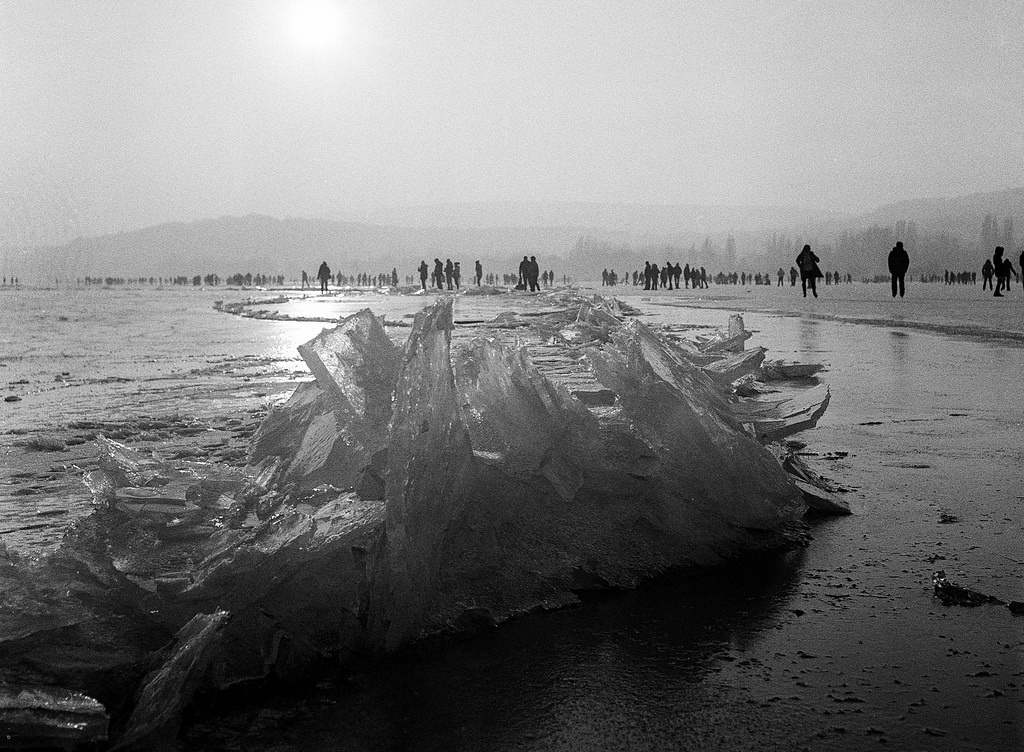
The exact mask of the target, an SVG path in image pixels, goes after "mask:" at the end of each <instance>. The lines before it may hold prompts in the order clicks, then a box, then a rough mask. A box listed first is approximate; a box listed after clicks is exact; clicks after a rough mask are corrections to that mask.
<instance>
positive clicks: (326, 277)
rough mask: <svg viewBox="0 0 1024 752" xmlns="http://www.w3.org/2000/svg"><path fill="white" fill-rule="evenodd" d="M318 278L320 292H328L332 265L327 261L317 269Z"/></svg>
mask: <svg viewBox="0 0 1024 752" xmlns="http://www.w3.org/2000/svg"><path fill="white" fill-rule="evenodd" d="M316 278H317V279H318V280H320V292H327V283H328V282H329V281H330V279H331V267H329V266H327V262H326V261H324V262H323V263H321V264H320V268H319V269H317V270H316Z"/></svg>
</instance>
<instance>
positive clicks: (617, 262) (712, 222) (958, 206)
mask: <svg viewBox="0 0 1024 752" xmlns="http://www.w3.org/2000/svg"><path fill="white" fill-rule="evenodd" d="M988 214H991V215H994V216H996V217H997V218H999V221H1000V222H1002V221H1003V220H1005V219H1011V220H1012V222H1013V223H1014V225H1015V226H1016V227H1018V228H1022V229H1024V188H1016V189H1011V190H1004V191H997V192H992V193H979V194H973V195H970V196H962V197H953V198H941V199H916V200H909V201H901V202H898V203H894V204H887V205H885V206H881V207H879V208H878V209H876V210H875V211H873V212H869V213H867V214H862V215H857V216H849V215H845V214H842V213H839V212H826V211H819V210H808V209H800V208H793V207H757V206H752V207H742V206H717V207H716V206H683V205H678V206H669V205H640V204H636V205H633V204H588V203H573V202H503V203H502V202H495V203H480V204H442V205H436V206H414V207H404V208H392V209H383V210H379V211H377V212H373V213H370V214H364V215H361V216H359V217H355V216H348V217H346V218H332V219H326V218H288V219H278V218H274V217H268V216H263V215H249V216H245V217H221V218H218V219H203V220H198V221H194V222H175V223H168V224H162V225H157V226H154V227H148V228H145V229H142V230H136V231H132V232H122V233H117V234H111V235H103V236H99V237H92V238H79V239H77V240H74V241H72V242H71V243H68V244H67V245H65V246H61V247H57V248H30V249H19V250H12V249H7V250H6V251H4V250H0V256H2V262H0V268H2V270H3V272H4V274H5V275H8V276H9V275H11V274H18V275H19V277H20V278H22V279H23V280H28V279H31V278H33V277H34V278H36V279H40V280H49V279H53V278H54V277H60V278H62V279H69V278H70V279H74V278H82V277H85V276H98V277H106V276H119V277H139V276H147V277H148V276H162V277H173V276H189V277H191V276H195V275H205V274H208V273H213V274H218V275H220V276H221V277H222V278H223V277H227V276H229V275H231V274H234V273H237V272H242V273H246V272H252V273H254V274H255V273H263V274H269V275H279V274H280V275H284V276H285V278H286V279H288V280H294V279H298V278H299V276H300V275H301V271H302V270H303V269H305V270H307V271H309V272H312V271H314V270H315V269H316V267H317V266H318V265H319V263H320V261H321V260H326V261H327V262H328V264H329V265H330V266H331V267H332V269H334V270H336V271H342V272H345V273H356V272H370V273H377V272H382V271H390V270H391V269H392V268H393V267H396V268H398V270H399V274H400V276H402V277H404V276H405V275H407V274H412V273H413V270H414V269H415V267H416V265H417V264H418V263H419V260H420V259H426V260H427V261H430V260H432V259H433V258H434V257H438V258H441V259H442V260H443V259H445V258H452V259H457V260H461V261H462V262H463V266H464V267H466V268H469V266H470V265H471V264H472V261H474V260H476V259H480V260H481V261H482V262H483V263H484V266H485V269H486V270H487V271H511V272H514V271H515V269H516V267H517V264H518V259H520V258H522V256H523V255H536V256H537V257H538V258H539V259H541V260H542V266H544V267H546V268H552V269H556V270H557V271H558V272H559V273H569V274H572V275H577V276H588V277H591V278H592V277H593V275H594V274H595V273H598V272H599V271H600V269H601V268H605V267H607V268H615V269H617V270H619V271H620V272H621V271H623V270H626V269H634V268H636V267H637V266H640V265H642V263H643V260H644V259H645V258H650V259H652V260H655V261H657V262H659V263H660V262H662V261H664V260H666V259H669V260H673V259H677V260H681V261H689V262H690V263H698V264H701V265H706V266H708V268H709V270H710V269H712V268H723V267H725V266H733V267H736V268H740V267H744V266H745V267H747V268H748V270H749V269H760V270H762V271H763V270H765V269H775V268H777V267H778V266H779V265H780V264H781V265H783V266H785V267H786V268H788V266H789V265H790V263H791V261H790V257H791V256H794V255H795V254H794V253H793V248H794V246H796V245H799V244H800V243H802V242H810V243H814V244H816V247H821V248H825V249H827V248H830V247H831V248H833V249H835V253H836V254H837V255H839V256H840V258H837V259H833V263H834V266H833V268H840V269H843V270H844V271H850V272H852V273H854V274H857V275H860V274H872V273H874V272H876V271H877V270H878V266H879V255H880V254H884V253H885V252H887V250H888V249H887V248H885V247H881V246H884V245H885V244H886V243H888V242H890V240H891V236H892V228H895V226H896V223H898V222H901V221H912V222H914V223H915V224H916V227H917V232H918V235H919V236H921V237H926V236H927V237H932V236H936V235H940V234H945V235H948V236H949V237H943V238H942V242H941V243H938V244H936V243H934V242H931V241H929V242H930V243H931V245H927V246H925V245H922V246H921V251H920V252H919V253H918V254H917V256H916V257H915V258H914V259H913V260H912V269H913V270H914V271H915V272H919V271H921V270H923V269H925V268H928V269H939V270H941V269H942V268H944V267H946V268H973V266H974V262H975V260H976V258H975V257H976V256H977V254H978V253H979V252H980V251H981V250H983V249H981V247H980V246H981V245H982V244H981V243H980V239H981V235H980V232H981V226H982V222H983V220H984V218H985V216H986V215H988ZM879 228H881V229H879ZM851 233H852V234H857V233H860V235H859V236H858V238H859V239H858V240H857V241H856V242H850V241H849V237H848V236H849V235H850V234H851ZM844 234H845V235H846V236H847V241H846V244H845V245H842V243H841V242H840V239H841V238H842V237H843V236H844ZM729 235H732V236H733V238H734V241H735V257H734V258H733V260H732V261H729V260H726V258H725V256H724V255H723V252H724V249H725V247H726V238H727V236H729ZM840 247H842V251H841V253H840V251H839V249H840ZM1015 257H1016V256H1014V258H1015Z"/></svg>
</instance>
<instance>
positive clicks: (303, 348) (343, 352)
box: [248, 309, 399, 498]
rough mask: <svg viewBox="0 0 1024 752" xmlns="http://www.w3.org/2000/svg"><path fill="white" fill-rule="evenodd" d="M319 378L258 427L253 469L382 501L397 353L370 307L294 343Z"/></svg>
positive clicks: (310, 485) (293, 480) (252, 449)
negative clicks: (266, 469) (271, 465)
mask: <svg viewBox="0 0 1024 752" xmlns="http://www.w3.org/2000/svg"><path fill="white" fill-rule="evenodd" d="M299 353H300V354H301V355H302V358H303V359H304V360H305V361H306V364H307V365H308V366H309V369H310V371H311V372H312V373H313V375H314V376H315V377H316V381H315V382H312V383H308V384H303V385H302V386H300V387H299V388H298V389H297V390H296V391H295V393H294V394H293V395H292V397H291V399H290V400H289V401H288V403H286V404H285V405H284V406H283V407H282V408H279V409H277V410H275V411H273V412H272V413H271V415H270V416H269V417H268V418H267V420H266V421H265V422H264V423H263V425H262V426H261V427H260V429H259V431H258V432H257V434H256V436H255V437H254V439H253V443H252V446H251V449H250V452H249V457H248V459H249V462H250V463H251V464H252V465H254V466H260V465H263V466H266V465H267V464H268V463H274V464H275V467H274V473H273V475H272V477H274V478H275V479H276V480H279V481H288V482H298V483H300V484H301V485H302V486H304V487H313V486H317V485H320V484H323V483H328V484H330V485H333V486H335V487H337V488H341V489H349V488H352V489H357V490H359V491H360V492H361V493H363V495H365V496H367V497H376V498H381V495H382V491H383V486H382V480H381V478H380V471H381V469H382V468H381V464H382V461H383V460H382V458H381V457H377V455H378V454H379V453H381V452H382V451H383V450H384V448H385V445H386V442H387V436H386V428H387V425H388V421H389V420H390V418H391V402H392V392H393V390H394V386H395V379H396V378H397V373H398V365H399V351H398V348H397V347H396V346H395V345H394V343H393V342H392V341H391V339H390V338H389V337H388V336H387V334H386V333H385V331H384V327H383V326H382V325H381V323H380V320H379V319H378V318H377V317H376V316H374V315H373V313H372V312H371V311H370V310H369V309H364V310H362V311H359V312H358V313H355V314H353V315H352V316H349V317H348V318H346V319H345V320H344V321H342V323H341V324H339V325H338V326H337V327H335V328H333V329H324V330H323V331H322V332H321V333H320V334H319V335H318V336H317V337H315V338H314V339H312V340H310V341H309V342H307V343H306V344H304V345H300V346H299Z"/></svg>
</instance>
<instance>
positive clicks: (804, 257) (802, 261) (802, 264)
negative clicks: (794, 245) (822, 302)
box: [796, 245, 825, 298]
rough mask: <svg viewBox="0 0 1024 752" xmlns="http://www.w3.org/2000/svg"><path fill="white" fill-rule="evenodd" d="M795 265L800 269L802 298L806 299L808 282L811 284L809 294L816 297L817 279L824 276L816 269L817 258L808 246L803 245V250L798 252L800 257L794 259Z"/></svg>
mask: <svg viewBox="0 0 1024 752" xmlns="http://www.w3.org/2000/svg"><path fill="white" fill-rule="evenodd" d="M796 265H797V267H799V269H800V286H801V287H802V288H803V291H804V297H805V298H806V297H807V283H808V282H810V284H811V293H813V295H814V297H818V287H817V284H818V277H823V276H825V275H823V274H822V273H821V269H819V268H818V257H817V256H816V255H815V254H814V251H812V250H811V247H810V246H809V245H805V246H804V248H803V250H802V251H800V255H799V256H797V257H796Z"/></svg>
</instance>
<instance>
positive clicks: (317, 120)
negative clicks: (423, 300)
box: [0, 0, 1024, 242]
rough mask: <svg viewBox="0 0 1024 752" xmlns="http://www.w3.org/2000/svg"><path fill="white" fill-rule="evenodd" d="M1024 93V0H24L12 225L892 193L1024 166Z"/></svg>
mask: <svg viewBox="0 0 1024 752" xmlns="http://www.w3.org/2000/svg"><path fill="white" fill-rule="evenodd" d="M1022 103H1024V3H1020V2H1016V1H1011V2H985V1H983V0H965V1H964V2H938V1H936V0H923V1H922V2H903V1H900V2H866V1H865V0H850V1H849V2H837V3H829V2H820V1H814V2H795V1H794V2H783V1H778V2H754V1H752V0H751V1H746V2H723V1H721V0H703V1H701V2H684V1H683V0H670V1H666V2H645V1H644V0H624V1H623V2H610V1H607V0H594V1H593V2H587V0H572V1H571V2H562V1H561V0H540V1H538V2H524V1H521V0H473V1H472V2H460V1H459V0H379V1H378V2H361V1H358V0H352V1H351V2H350V1H347V0H336V2H328V1H327V0H320V1H315V0H314V1H312V2H304V1H303V0H235V1H230V2H229V1H228V0H120V1H115V0H107V1H102V2H101V1H99V0H65V1H62V2H56V1H53V0H0V119H2V120H0V139H2V141H0V143H2V148H0V170H2V172H0V178H2V180H3V193H2V201H0V211H2V212H3V217H2V219H3V222H4V224H3V225H0V232H6V235H7V238H8V239H9V240H10V241H14V242H19V241H32V240H34V239H43V238H44V236H47V235H52V234H54V233H56V234H60V233H65V234H70V235H78V234H81V233H86V234H92V233H95V232H108V231H115V230H120V229H133V228H137V227H141V226H145V225H149V224H155V223H157V222H161V221H167V220H192V219H197V218H201V217H210V216H220V215H224V214H237V215H241V214H249V213H253V212H259V213H267V214H272V215H274V216H314V215H332V214H338V213H340V212H345V211H351V210H356V211H362V210H365V209H368V208H373V207H376V206H384V205H396V204H397V205H402V204H425V203H439V202H449V201H458V202H463V201H483V200H504V199H511V200H570V201H602V202H603V201H611V202H631V203H647V202H655V203H730V204H773V205H780V204H789V205H807V206H814V207H823V208H838V209H843V210H859V209H870V208H874V207H875V206H877V205H879V204H882V203H886V202H890V201H894V200H899V199H903V198H914V197H928V196H943V195H959V194H965V193H972V192H977V191H984V190H995V189H1000V188H1008V187H1015V186H1021V185H1024V178H1022V174H1024V104H1022ZM3 240H4V238H0V242H3Z"/></svg>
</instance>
